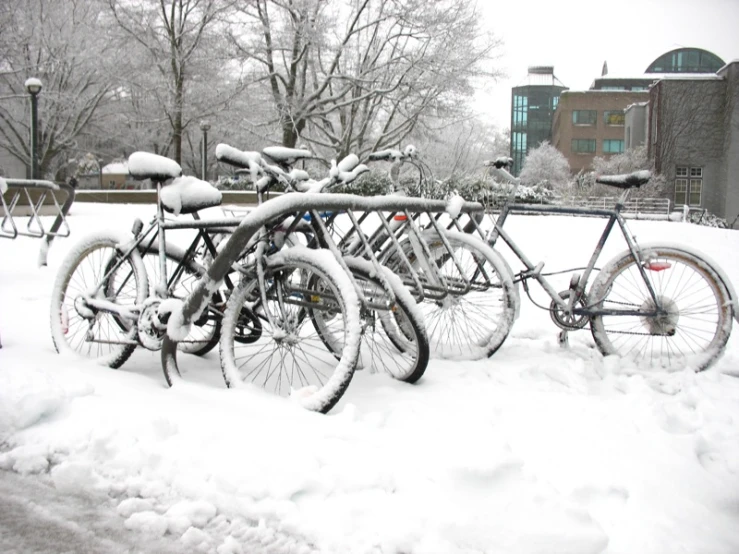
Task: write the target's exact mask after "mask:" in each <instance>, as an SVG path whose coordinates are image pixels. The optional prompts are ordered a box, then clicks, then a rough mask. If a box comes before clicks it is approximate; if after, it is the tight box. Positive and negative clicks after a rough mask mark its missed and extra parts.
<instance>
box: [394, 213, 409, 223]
mask: <svg viewBox="0 0 739 554" xmlns="http://www.w3.org/2000/svg"><path fill="white" fill-rule="evenodd" d="M393 219H394V220H395V221H407V220H408V216H406V215H403V214H398V215H396V216H393Z"/></svg>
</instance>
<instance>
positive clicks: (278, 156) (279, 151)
mask: <svg viewBox="0 0 739 554" xmlns="http://www.w3.org/2000/svg"><path fill="white" fill-rule="evenodd" d="M262 154H264V155H265V156H267V157H268V158H269V159H271V160H272V161H275V162H277V163H278V164H283V165H292V164H294V163H295V162H297V161H298V160H307V159H310V158H313V157H315V156H313V152H311V151H310V150H301V149H298V148H285V147H283V146H268V147H267V148H265V149H264V150H262Z"/></svg>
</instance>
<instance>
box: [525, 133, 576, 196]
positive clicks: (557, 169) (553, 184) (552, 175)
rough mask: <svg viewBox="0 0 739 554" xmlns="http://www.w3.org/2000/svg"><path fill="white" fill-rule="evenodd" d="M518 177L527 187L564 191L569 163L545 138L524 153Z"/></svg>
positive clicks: (567, 180) (568, 178)
mask: <svg viewBox="0 0 739 554" xmlns="http://www.w3.org/2000/svg"><path fill="white" fill-rule="evenodd" d="M519 178H520V179H521V184H522V185H524V186H527V187H535V186H540V187H545V188H551V189H553V190H557V191H564V190H565V189H566V188H567V187H568V184H569V182H570V179H571V175H570V164H569V163H568V162H567V158H565V157H564V155H563V154H562V153H561V152H560V151H559V150H557V149H556V148H555V147H554V146H552V145H551V144H549V141H546V140H545V141H544V142H542V143H541V144H540V145H539V146H538V147H536V148H534V149H533V150H531V151H530V152H529V153H528V154H527V155H526V161H525V162H524V164H523V168H522V169H521V174H520V175H519Z"/></svg>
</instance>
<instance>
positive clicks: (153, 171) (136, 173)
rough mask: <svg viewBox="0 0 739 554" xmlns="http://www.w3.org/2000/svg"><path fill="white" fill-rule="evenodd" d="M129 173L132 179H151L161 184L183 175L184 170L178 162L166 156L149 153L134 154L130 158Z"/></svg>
mask: <svg viewBox="0 0 739 554" xmlns="http://www.w3.org/2000/svg"><path fill="white" fill-rule="evenodd" d="M128 172H129V173H130V174H131V177H133V178H134V179H138V180H139V181H143V180H144V179H151V180H152V181H154V182H159V183H161V182H163V181H168V180H169V179H174V178H175V177H179V176H180V175H182V168H181V167H180V164H178V163H177V162H176V161H174V160H170V159H169V158H165V157H164V156H159V155H157V154H151V153H149V152H134V153H133V154H131V155H130V156H129V157H128Z"/></svg>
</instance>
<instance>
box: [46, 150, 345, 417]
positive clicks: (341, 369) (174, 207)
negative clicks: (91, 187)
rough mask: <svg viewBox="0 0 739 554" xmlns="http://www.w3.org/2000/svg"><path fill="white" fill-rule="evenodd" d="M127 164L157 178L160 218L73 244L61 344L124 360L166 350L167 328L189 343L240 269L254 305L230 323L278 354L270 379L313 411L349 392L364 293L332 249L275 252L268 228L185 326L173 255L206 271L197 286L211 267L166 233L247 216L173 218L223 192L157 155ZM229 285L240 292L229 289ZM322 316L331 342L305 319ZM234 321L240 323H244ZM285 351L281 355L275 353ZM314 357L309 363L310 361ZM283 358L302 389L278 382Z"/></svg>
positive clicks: (59, 287) (63, 275)
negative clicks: (153, 274)
mask: <svg viewBox="0 0 739 554" xmlns="http://www.w3.org/2000/svg"><path fill="white" fill-rule="evenodd" d="M129 170H130V172H131V174H132V175H133V176H134V177H135V178H137V179H142V180H143V179H150V180H151V181H152V183H154V184H155V186H156V189H157V217H156V218H155V220H154V221H153V222H152V224H151V225H150V227H149V229H148V230H147V231H145V232H142V231H143V224H142V222H141V221H140V220H136V222H135V223H134V226H133V232H132V233H129V234H126V233H117V232H113V231H104V232H99V233H97V234H95V235H92V236H91V237H89V238H88V239H87V240H85V241H83V242H82V243H80V244H79V245H78V246H77V247H76V248H74V249H73V250H72V251H71V252H70V254H69V255H68V257H67V258H66V260H65V262H64V263H63V264H62V266H61V268H60V272H59V274H58V276H57V279H56V281H55V284H54V290H53V293H52V306H51V327H52V339H53V341H54V345H55V347H56V349H57V350H58V351H60V352H62V351H64V352H74V353H77V354H81V355H83V356H86V357H88V358H91V359H94V360H97V361H98V362H100V363H102V364H103V365H107V366H109V367H112V368H117V367H120V366H121V365H122V364H123V363H124V362H125V361H126V360H127V359H128V358H129V357H130V355H131V354H132V353H133V351H134V350H135V348H136V347H137V346H145V347H147V348H149V349H152V350H157V349H162V345H163V342H164V337H165V335H166V334H167V333H169V335H170V336H172V337H175V338H176V339H177V340H178V341H184V342H187V340H188V339H187V338H188V336H190V335H191V330H192V326H193V324H195V326H196V327H197V326H198V325H199V324H203V322H207V321H208V314H214V313H215V314H223V312H222V311H220V310H221V308H220V306H218V304H222V302H223V299H222V298H220V297H219V295H220V291H221V288H222V286H223V283H224V282H225V281H226V279H227V278H228V274H230V273H233V272H234V271H237V272H238V273H239V274H240V275H241V282H240V285H239V287H240V288H238V290H239V293H240V294H243V295H244V297H245V298H248V300H249V305H248V306H243V305H242V306H241V307H240V309H239V310H237V311H233V310H231V311H230V312H228V318H227V319H224V321H227V322H228V324H229V325H230V326H231V327H230V328H229V332H230V333H231V336H232V337H234V340H236V341H238V342H243V343H246V344H252V345H256V346H257V347H259V348H261V351H262V352H263V354H264V355H263V358H269V359H270V360H273V361H274V364H273V365H272V366H270V367H271V372H268V373H267V375H266V378H265V380H264V381H263V385H264V386H265V387H266V388H270V387H272V388H273V390H274V392H276V393H278V394H282V395H288V394H294V395H295V397H296V398H297V399H298V401H299V402H300V403H301V404H302V405H304V406H306V407H308V408H310V409H313V410H317V411H322V412H325V411H328V410H329V409H330V408H331V407H332V406H333V405H334V404H335V403H336V402H337V401H338V399H339V398H340V397H341V395H342V394H343V393H344V391H345V390H346V387H347V386H348V384H349V381H350V380H351V377H352V375H353V371H354V368H355V365H356V362H357V357H358V351H359V349H358V342H359V339H358V337H356V333H354V332H353V328H354V327H355V326H357V325H358V319H359V313H358V309H357V304H358V300H357V298H356V295H355V294H354V291H353V289H352V287H351V283H350V282H349V279H348V277H347V276H346V275H345V274H344V273H343V271H342V268H341V266H340V265H339V264H338V263H337V262H336V261H335V260H333V259H332V257H331V256H330V255H328V256H326V255H323V256H321V255H320V253H310V255H306V254H304V253H303V252H301V251H300V249H291V250H290V251H285V252H276V253H273V252H268V251H267V249H266V245H267V244H269V243H270V242H272V241H271V239H272V238H273V236H274V231H273V230H272V229H271V228H270V227H269V226H264V227H263V228H262V229H261V231H260V232H259V233H258V235H255V236H254V240H253V241H252V242H251V244H250V246H249V248H251V249H253V252H254V253H255V255H253V256H251V258H250V261H249V264H248V265H246V266H233V267H232V266H229V267H228V268H226V270H225V271H224V275H223V277H222V278H221V279H220V280H219V282H218V283H217V284H216V285H215V286H214V287H212V289H211V290H208V291H207V293H206V294H205V295H204V301H203V305H202V308H203V309H202V310H201V312H202V313H201V314H199V316H198V318H195V319H194V320H192V321H190V322H188V324H187V325H185V324H183V323H182V321H181V320H180V319H178V317H176V316H175V317H172V314H173V313H176V312H177V309H178V307H179V306H180V305H181V304H182V301H181V299H177V298H172V297H171V290H169V284H171V283H170V282H169V281H168V277H167V276H168V267H167V259H168V258H169V259H179V261H180V262H183V264H184V266H185V267H190V268H192V270H193V271H195V272H196V273H197V275H198V276H199V279H198V281H197V282H196V283H195V285H197V284H198V283H200V282H201V281H202V280H203V276H204V275H205V274H206V270H205V268H203V267H202V266H199V264H197V262H196V261H195V256H196V254H195V246H194V244H195V243H193V245H191V247H190V248H189V249H188V250H187V251H185V252H184V253H183V252H182V251H177V250H176V249H174V248H173V247H172V246H171V245H169V244H168V243H167V240H166V235H165V231H166V230H170V229H196V230H208V229H211V230H222V229H223V228H224V227H229V226H232V225H233V226H236V225H238V224H239V223H240V220H239V221H228V220H213V221H201V220H195V221H191V222H190V221H187V222H183V221H170V220H167V219H166V218H165V216H164V211H165V210H167V211H171V212H174V213H176V214H180V213H194V212H196V211H197V210H200V209H205V208H208V207H214V206H217V205H219V204H220V200H221V197H220V192H218V191H217V190H216V189H215V188H214V187H212V186H211V185H210V184H209V183H205V182H204V181H200V180H198V179H195V178H193V177H182V175H181V174H182V170H181V168H180V167H179V165H178V164H176V163H175V162H174V161H172V160H169V159H167V158H164V157H161V156H156V155H154V154H148V153H143V152H137V153H134V154H132V155H131V157H130V158H129ZM165 183H169V184H166V185H165ZM151 233H155V235H154V236H155V237H156V239H157V246H156V252H157V255H158V258H159V270H160V271H159V274H158V278H159V280H158V283H157V284H156V285H154V286H152V287H151V288H150V287H149V283H148V276H147V272H146V268H145V266H144V262H143V259H142V251H143V252H144V254H145V253H146V252H148V251H149V250H150V249H153V248H154V247H153V243H152V242H151V241H150V242H148V243H147V242H145V239H146V237H147V236H151ZM205 236H206V237H207V233H206V234H205ZM151 240H153V239H151ZM213 254H214V255H215V254H216V252H215V248H214V247H213ZM216 257H217V256H216ZM195 268H197V269H195ZM296 279H299V283H297V284H296V283H295V280H296ZM306 285H307V286H306ZM195 288H196V287H194V288H193V290H194V289H195ZM234 290H236V289H234ZM245 290H246V291H247V292H243V291H245ZM226 293H227V294H228V296H231V297H233V295H234V292H230V288H229V289H228V290H227V291H226ZM189 296H190V295H188V297H189ZM296 313H299V314H300V316H299V317H298V316H296V315H295V314H296ZM204 314H205V315H204ZM321 314H330V321H328V319H329V318H325V319H326V321H325V322H324V323H325V328H324V329H323V333H324V335H325V336H330V337H332V340H333V341H334V343H333V346H334V348H333V349H332V350H328V349H327V348H326V347H325V346H324V344H323V343H322V342H321V341H320V340H318V339H317V338H316V337H317V332H316V331H311V327H310V326H306V325H304V323H305V322H306V321H311V320H313V319H314V318H317V317H321ZM220 317H221V318H225V315H220ZM234 325H237V326H238V329H237V330H236V331H234V330H233V326H234ZM278 350H279V354H280V355H279V356H273V354H274V353H275V351H278ZM163 356H164V353H163ZM308 360H310V363H306V362H307V361H308ZM278 365H281V367H283V368H284V367H285V366H289V367H290V368H291V370H292V371H293V373H296V372H297V373H299V375H298V376H297V378H296V382H295V383H292V382H291V383H290V384H291V385H293V384H294V385H296V386H295V387H292V386H291V387H289V388H287V389H286V387H285V386H284V383H283V382H282V381H281V380H277V381H276V382H272V381H270V377H271V376H273V375H274V373H275V367H276V366H278ZM252 366H253V367H256V370H259V369H260V368H259V366H258V365H256V366H254V364H252ZM167 369H170V370H173V369H174V370H177V368H176V366H175V367H174V368H172V367H170V368H165V378H166V379H167V382H168V383H169V384H170V385H171V384H172V382H173V373H172V371H169V372H168V371H167ZM280 375H282V373H280Z"/></svg>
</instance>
